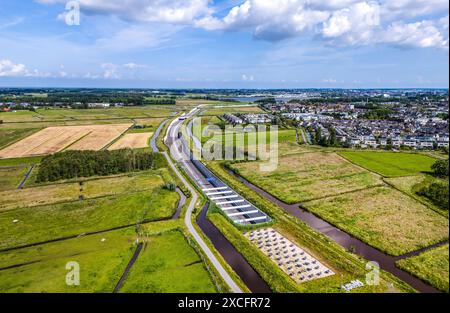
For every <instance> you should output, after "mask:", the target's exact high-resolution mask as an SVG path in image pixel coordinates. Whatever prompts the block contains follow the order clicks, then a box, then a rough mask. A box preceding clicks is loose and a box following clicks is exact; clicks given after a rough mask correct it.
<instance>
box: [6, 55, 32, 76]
mask: <svg viewBox="0 0 450 313" xmlns="http://www.w3.org/2000/svg"><path fill="white" fill-rule="evenodd" d="M28 73H29V72H28V70H27V68H26V66H25V65H24V64H20V63H13V62H12V61H11V60H8V59H0V76H2V77H4V76H26V75H27V74H28Z"/></svg>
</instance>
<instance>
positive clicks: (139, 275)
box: [121, 231, 216, 293]
mask: <svg viewBox="0 0 450 313" xmlns="http://www.w3.org/2000/svg"><path fill="white" fill-rule="evenodd" d="M121 292H149V293H154V292H161V293H176V292H194V293H211V292H216V289H215V286H214V284H213V283H212V281H211V278H210V276H209V274H208V272H207V270H206V269H205V267H204V265H203V262H202V261H201V259H200V257H199V256H198V255H197V253H196V252H195V250H194V249H193V248H192V247H190V246H189V244H188V243H187V241H186V239H185V238H184V236H183V235H182V233H181V232H179V231H172V232H169V233H165V234H162V235H159V236H151V237H149V239H148V241H147V243H146V247H145V248H144V249H143V250H142V251H141V253H140V255H139V257H138V259H137V261H136V263H135V264H134V266H133V267H132V268H131V271H130V273H129V274H128V277H127V279H126V280H125V283H124V285H123V287H122V289H121Z"/></svg>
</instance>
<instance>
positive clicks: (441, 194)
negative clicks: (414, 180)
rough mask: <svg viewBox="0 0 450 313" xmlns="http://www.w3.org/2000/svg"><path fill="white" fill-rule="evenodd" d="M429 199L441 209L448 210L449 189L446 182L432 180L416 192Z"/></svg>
mask: <svg viewBox="0 0 450 313" xmlns="http://www.w3.org/2000/svg"><path fill="white" fill-rule="evenodd" d="M417 193H418V194H419V195H421V196H424V197H426V198H428V199H430V200H431V202H433V203H434V204H435V205H437V206H438V207H440V208H441V209H443V210H448V197H449V189H448V182H447V183H446V182H432V183H431V184H429V185H427V186H425V187H423V188H422V189H420V190H419V191H418V192H417Z"/></svg>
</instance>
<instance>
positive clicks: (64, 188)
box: [0, 170, 164, 212]
mask: <svg viewBox="0 0 450 313" xmlns="http://www.w3.org/2000/svg"><path fill="white" fill-rule="evenodd" d="M0 172H1V170H0ZM22 172H23V170H22ZM159 173H160V171H145V172H142V173H135V174H133V175H119V176H112V177H102V178H96V179H88V180H86V179H85V180H80V181H76V182H67V183H58V184H46V185H41V186H40V185H37V186H34V187H27V188H24V189H20V190H8V191H2V192H0V212H2V211H6V210H10V209H14V208H24V207H32V206H38V205H46V204H52V203H58V202H67V201H76V200H78V199H79V198H80V196H83V197H84V199H90V198H97V197H104V196H112V195H119V194H125V193H132V192H136V191H144V190H152V189H154V188H156V187H158V186H160V185H162V184H163V183H164V180H163V178H162V177H161V176H160V175H159ZM80 182H82V185H80ZM14 185H15V184H14ZM15 186H16V188H17V185H15Z"/></svg>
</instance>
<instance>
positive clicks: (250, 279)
mask: <svg viewBox="0 0 450 313" xmlns="http://www.w3.org/2000/svg"><path fill="white" fill-rule="evenodd" d="M207 211H208V204H206V205H205V206H204V207H203V209H202V211H201V212H200V214H199V215H198V216H197V219H196V222H197V224H198V226H199V227H200V229H201V230H202V231H203V233H204V234H205V235H206V236H207V237H208V238H209V240H210V241H211V242H212V244H213V245H214V248H216V250H217V251H219V253H220V254H221V255H222V257H223V258H224V259H225V261H226V262H227V263H228V264H229V265H230V266H231V268H232V269H233V270H234V271H235V272H236V274H238V276H239V277H240V278H241V279H242V281H243V282H244V283H245V285H246V286H247V287H248V288H249V289H250V291H251V292H253V293H269V292H272V291H271V290H270V288H269V286H268V285H267V283H266V282H265V281H264V280H263V279H262V278H261V276H259V274H258V273H257V272H256V271H255V270H254V269H253V267H251V265H250V264H248V262H247V260H245V259H244V257H243V256H242V255H241V254H240V253H239V252H238V251H237V250H236V249H235V248H234V246H233V245H232V244H231V243H230V242H229V241H228V239H227V238H225V236H224V235H223V234H222V233H221V232H220V230H219V229H218V228H217V227H216V226H214V224H213V223H211V222H210V221H209V220H208V219H207V218H206V213H207Z"/></svg>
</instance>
